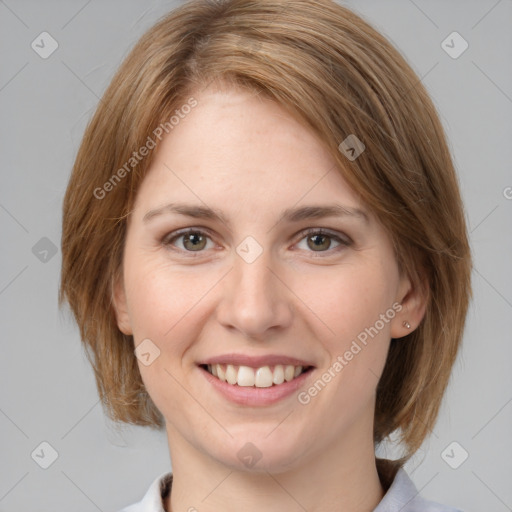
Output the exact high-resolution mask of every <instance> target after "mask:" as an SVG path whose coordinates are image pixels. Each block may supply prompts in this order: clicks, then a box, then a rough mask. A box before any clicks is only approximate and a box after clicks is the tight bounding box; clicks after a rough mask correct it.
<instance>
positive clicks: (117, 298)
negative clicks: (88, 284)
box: [112, 275, 133, 335]
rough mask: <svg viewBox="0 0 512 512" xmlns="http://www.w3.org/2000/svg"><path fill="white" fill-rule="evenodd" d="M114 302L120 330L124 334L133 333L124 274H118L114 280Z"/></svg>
mask: <svg viewBox="0 0 512 512" xmlns="http://www.w3.org/2000/svg"><path fill="white" fill-rule="evenodd" d="M112 304H113V306H114V311H115V314H116V321H117V326H118V327H119V330H120V331H121V332H122V333H123V334H127V335H131V334H133V330H132V326H131V322H130V314H129V312H128V305H127V301H126V291H125V288H124V283H123V279H122V275H117V276H116V277H115V278H114V280H113V282H112Z"/></svg>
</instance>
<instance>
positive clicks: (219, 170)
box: [60, 0, 471, 512]
mask: <svg viewBox="0 0 512 512" xmlns="http://www.w3.org/2000/svg"><path fill="white" fill-rule="evenodd" d="M62 254H63V267H62V276H61V290H60V300H61V303H62V302H64V301H65V300H66V301H68V302H69V304H70V306H71V308H72V311H73V313H74V315H75V318H76V320H77V322H78V325H79V327H80V331H81V337H82V339H83V341H84V344H85V346H86V347H87V349H88V355H89V358H90V361H91V364H92V365H93V368H94V371H95V376H96V381H97V385H98V390H99V393H100V396H101V398H102V401H103V403H104V406H105V409H106V412H107V414H108V415H109V416H110V417H111V418H112V419H114V420H116V421H122V422H127V423H133V424H138V425H149V426H152V427H156V428H165V431H166V434H167V438H168V443H169V450H170V455H171V460H172V473H166V474H164V475H161V476H159V477H158V478H157V479H156V480H155V481H154V482H153V484H152V485H151V487H150V489H149V490H148V492H147V494H146V495H145V497H144V498H143V499H142V501H141V502H140V503H138V504H135V505H132V506H131V507H128V508H126V509H125V510H126V511H130V512H135V511H143V510H144V511H171V510H172V511H174V512H176V511H178V510H189V511H193V510H198V511H203V510H204V511H217V510H222V511H230V510H244V511H252V510H261V509H263V510H270V511H272V510H278V509H279V510H297V511H299V510H308V511H313V510H323V511H326V510H327V511H330V510H332V511H334V510H336V511H337V510H344V511H371V510H375V511H378V512H384V511H397V512H398V511H399V510H401V511H403V512H405V511H417V510H425V511H426V510H429V511H434V510H435V511H452V510H454V509H452V508H450V507H444V506H442V505H439V504H435V503H433V502H429V501H426V500H424V499H423V498H421V497H420V496H419V495H418V492H417V490H416V489H415V488H414V485H413V483H412V481H411V480H410V479H409V477H408V476H407V474H406V473H405V471H404V469H403V468H402V466H403V465H404V463H405V462H406V461H407V460H408V459H409V458H410V456H411V455H412V454H413V453H414V452H415V451H416V450H417V449H418V448H419V447H420V445H421V444H422V442H423V440H424V439H425V438H426V437H427V435H428V433H429V432H430V431H431V429H432V427H433V425H434V423H435V420H436V417H437V414H438V410H439V406H440V403H441V399H442V396H443V393H444V391H445V389H446V386H447V383H448V379H449V375H450V370H451V367H452V365H453V362H454V360H455V357H456V355H457V351H458V348H459V345H460V342H461V339H462V333H463V327H464V321H465V316H466V311H467V307H468V301H469V297H470V268H471V262H470V251H469V246H468V240H467V232H466V225H465V220H464V213H463V207H462V203H461V198H460V193H459V189H458V185H457V179H456V175H455V171H454V167H453V163H452V160H451V156H450V154H449V151H448V148H447V144H446V141H445V135H444V133H443V130H442V127H441V124H440V122H439V119H438V116H437V114H436V112H435V109H434V107H433V105H432V102H431V101H430V99H429V97H428V95H427V93H426V91H425V89H424V88H423V87H422V85H421V83H420V82H419V79H418V78H417V76H416V75H415V74H414V72H413V71H412V70H411V68H410V67H409V66H408V65H407V63H406V62H405V61H404V59H403V58H402V57H401V56H400V54H399V53H398V52H397V51H396V50H395V49H394V48H393V47H392V46H391V45H390V43H389V42H388V41H387V40H386V39H384V38H383V36H381V35H380V34H379V33H378V32H376V31H375V30H374V29H373V28H371V27H370V26H369V25H368V24H367V23H366V22H364V21H363V20H362V19H361V18H359V17H358V16H356V15H355V14H353V13H352V12H350V11H349V10H347V9H346V8H343V7H341V6H339V5H337V4H336V3H334V2H330V1H328V0H321V1H318V0H315V1H313V0H293V1H286V2H284V1H279V0H263V1H258V2H253V1H249V0H227V1H219V2H214V1H207V0H195V1H191V2H188V3H186V4H185V5H183V6H182V7H180V8H179V9H177V10H175V11H173V12H171V13H170V14H169V15H168V16H166V17H165V18H163V19H162V20H161V21H159V22H158V23H157V24H156V25H155V26H154V27H152V28H151V29H150V30H149V31H148V32H147V33H146V34H145V35H144V36H143V37H142V38H141V39H140V41H139V42H138V44H137V45H136V47H135V48H134V49H133V50H132V51H131V53H130V54H129V55H128V57H127V58H126V60H125V61H124V62H123V64H122V65H121V67H120V69H119V71H118V72H117V74H116V76H115V77H114V79H113V80H112V83H111V84H110V86H109V88H108V89H107V91H106V93H105V95H104V97H103V99H102V102H101V104H100V105H99V107H98V109H97V111H96V114H95V116H94V117H93V119H92V121H91V123H90V124H89V126H88V127H87V130H86V132H85V135H84V138H83V141H82V145H81V147H80V149H79V152H78V155H77V158H76V162H75V165H74V169H73V174H72V176H71V179H70V182H69V186H68V189H67V192H66V197H65V200H64V209H63V238H62ZM391 433H398V434H399V437H400V440H401V442H402V445H403V447H404V454H403V457H401V458H400V459H399V460H397V461H389V460H384V459H379V458H377V457H376V455H375V449H376V448H377V447H378V445H379V444H380V443H381V442H382V441H384V440H385V439H386V438H387V437H388V436H389V435H390V434H391Z"/></svg>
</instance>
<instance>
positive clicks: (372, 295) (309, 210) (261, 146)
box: [105, 89, 413, 472]
mask: <svg viewBox="0 0 512 512" xmlns="http://www.w3.org/2000/svg"><path fill="white" fill-rule="evenodd" d="M195 98H196V100H197V102H198V104H197V106H196V107H195V108H194V109H192V111H191V112H190V113H189V114H188V115H187V116H186V117H184V118H183V119H181V120H180V122H179V124H177V125H176V126H175V127H174V128H173V130H172V131H171V132H170V133H169V135H167V137H166V138H164V139H163V142H162V145H161V146H160V147H159V148H158V152H157V154H156V155H155V157H156V158H155V160H154V161H153V163H152V166H151V168H150V170H149V172H148V174H147V175H146V177H145V179H144V181H143V183H142V185H141V187H140V189H139V191H138V195H137V199H136V204H135V208H134V211H133V213H132V215H131V216H130V218H129V222H128V231H127V238H126V245H125V252H124V263H123V280H122V282H119V283H118V285H117V286H116V295H115V305H116V311H117V318H118V324H119V327H120V329H121V330H122V331H123V332H124V333H126V334H133V336H134V340H135V346H136V347H139V345H140V344H141V343H142V345H140V347H139V348H138V349H137V357H138V365H139V369H140V372H141V375H142V379H143V381H144V384H145V385H146V387H147V390H148V393H149V394H150V396H151V398H152V399H153V401H154V403H155V404H156V406H157V407H158V408H159V410H160V411H161V412H162V414H163V415H164V417H165V419H166V427H167V432H168V438H169V443H170V449H171V454H172V451H173V448H174V446H176V447H177V448H176V450H178V449H181V448H179V447H184V446H186V447H187V449H189V450H195V451H196V453H199V454H201V456H202V457H206V458H208V459H209V460H210V461H211V462H214V461H216V462H219V463H221V464H225V465H228V466H230V467H232V468H238V469H243V468H244V467H245V468H250V467H253V465H254V468H255V470H258V469H261V468H265V469H266V470H272V471H276V472H278V471H284V470H285V469H287V468H291V467H294V466H296V465H297V464H301V463H302V462H304V463H307V461H308V460H310V459H311V458H313V457H318V456H320V455H322V454H324V455H325V454H328V453H335V452H337V453H339V452H340V450H356V451H357V450H359V449H361V446H362V443H364V444H366V445H367V446H369V445H371V446H372V449H373V444H372V443H373V438H372V432H373V414H374V400H375V390H376V386H377V383H378V379H379V377H380V375H381V372H382V369H383V367H384V363H385V360H386V355H387V351H388V347H389V342H390V338H391V337H401V336H404V335H405V334H407V332H408V331H407V330H406V329H405V327H403V326H402V322H403V321H404V320H408V321H409V322H410V323H411V324H412V320H413V319H412V318H411V316H410V315H408V316H404V314H405V312H406V311H408V305H407V301H408V300H409V296H410V295H411V294H412V291H411V287H410V282H409V280H408V279H406V278H402V277H401V276H400V274H399V270H398V267H397V263H396V260H395V257H394V255H393V250H392V245H391V242H390V239H389V237H388V236H387V234H386V232H385V231H384V229H383V227H382V226H381V225H380V224H379V222H378V221H377V219H375V218H374V216H372V214H371V213H370V212H369V211H368V210H367V209H366V208H365V205H364V204H362V203H361V201H360V200H359V198H358V195H357V194H355V193H354V192H353V191H352V190H351V189H350V188H349V187H348V186H347V183H346V182H345V181H344V180H343V179H342V178H341V176H340V173H339V171H338V170H337V168H336V166H335V162H334V160H333V159H332V157H331V156H330V155H329V154H328V152H327V151H326V149H325V148H324V147H323V146H322V145H321V144H320V142H319V141H318V139H317V138H316V137H315V136H314V135H313V134H312V132H311V131H310V130H309V129H307V128H306V127H304V126H303V125H302V124H299V123H298V122H297V121H296V120H295V119H294V118H292V117H291V116H290V115H289V114H288V113H287V112H286V111H285V110H284V109H282V108H281V107H279V106H278V105H277V104H275V103H273V102H271V101H269V100H266V99H263V98H261V97H258V96H256V95H254V94H251V93H248V92H241V91H236V90H229V91H224V92H220V91H215V90H213V89H207V90H206V91H203V92H202V93H200V94H197V95H195ZM347 165H348V166H350V165H351V163H350V162H348V161H347ZM105 200H108V199H105ZM323 209H329V212H324V211H323ZM188 230H190V231H191V233H189V234H187V233H186V232H187V231H188ZM400 303H403V306H401V305H400ZM400 310H401V311H400ZM213 363H218V364H220V369H219V367H217V366H216V365H213ZM207 364H212V365H213V367H212V371H213V372H214V373H217V376H214V375H212V374H210V373H209V372H208V370H207V369H206V368H207V367H206V366H205V365H207ZM227 364H230V365H231V367H228V366H227ZM287 366H292V367H293V368H292V369H290V368H288V369H287V368H286V367H287ZM300 366H302V367H303V369H308V371H306V372H305V373H302V374H301V375H299V376H298V377H296V375H298V373H299V372H300V369H296V367H300ZM240 367H241V368H240ZM222 374H226V375H225V376H224V377H225V378H226V379H228V381H230V382H231V383H230V382H223V381H222V380H221V377H222V376H223V375H222ZM294 376H295V377H294ZM292 377H294V378H292ZM283 378H284V382H283ZM290 378H291V379H292V380H287V379H290ZM251 384H252V385H251ZM247 443H250V444H247Z"/></svg>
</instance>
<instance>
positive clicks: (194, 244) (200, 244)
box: [182, 233, 206, 251]
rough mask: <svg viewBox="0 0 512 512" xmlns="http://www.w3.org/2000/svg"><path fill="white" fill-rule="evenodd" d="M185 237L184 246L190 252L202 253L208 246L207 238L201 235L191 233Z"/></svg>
mask: <svg viewBox="0 0 512 512" xmlns="http://www.w3.org/2000/svg"><path fill="white" fill-rule="evenodd" d="M182 236H183V246H184V247H185V249H187V250H188V251H200V250H201V249H204V248H205V246H206V237H204V236H203V235H201V234H200V233H190V234H188V235H182Z"/></svg>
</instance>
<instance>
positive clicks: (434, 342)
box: [59, 0, 471, 463]
mask: <svg viewBox="0 0 512 512" xmlns="http://www.w3.org/2000/svg"><path fill="white" fill-rule="evenodd" d="M213 82H215V83H218V84H224V85H225V84H227V85H228V86H231V87H238V88H245V89H248V90H250V91H254V92H256V93H258V94H260V95H262V96H264V97H267V98H270V99H272V100H273V101H275V102H277V104H279V105H281V106H283V107H284V108H286V109H287V110H288V111H289V112H290V113H291V114H292V115H294V116H295V118H296V119H298V120H299V121H300V122H302V123H305V125H306V126H308V127H309V129H311V130H313V132H314V133H315V134H317V135H318V136H319V137H320V140H322V141H323V143H324V144H325V146H326V147H327V149H328V150H329V151H330V153H331V154H332V155H333V157H334V158H335V161H336V162H337V164H339V171H340V172H341V173H342V176H343V178H344V179H345V180H346V181H347V183H348V184H349V185H350V186H351V187H352V188H353V190H354V191H356V193H358V194H359V195H360V198H361V200H362V201H363V202H364V203H365V204H366V205H367V207H368V208H369V209H370V210H371V211H372V212H373V213H374V214H375V215H376V216H377V218H378V219H379V220H380V222H381V223H382V225H383V226H384V228H385V229H386V231H387V232H388V233H389V236H390V237H391V240H392V242H393V246H394V250H395V254H396V258H397V261H398V265H399V268H400V271H401V272H405V273H406V274H407V275H408V276H409V277H410V278H411V279H412V282H413V283H414V284H415V286H418V287H419V289H420V290H422V293H424V294H425V295H424V296H426V297H427V306H426V312H425V316H424V317H423V320H422V322H421V323H420V325H419V326H418V327H417V328H416V329H415V330H414V331H413V332H411V333H410V334H408V335H407V336H405V337H404V338H401V339H399V340H398V339H392V340H391V344H390V349H389V353H388V357H387V361H386V365H385V367H384V371H383V374H382V376H381V378H380V381H379V383H378V387H377V396H376V407H375V418H374V444H375V446H377V445H378V444H379V443H380V442H381V441H383V440H384V439H385V438H386V437H387V436H389V435H390V434H391V433H393V432H395V431H397V432H398V433H399V442H400V443H402V445H403V447H405V455H404V456H403V457H402V458H401V459H400V461H401V462H402V463H404V462H405V461H406V460H407V459H408V458H409V457H410V456H411V455H412V454H413V453H414V452H415V451H416V450H417V449H418V448H419V447H420V446H421V444H422V442H423V441H424V439H425V438H426V436H427V435H428V434H429V433H430V431H431V430H432V428H433V426H434V424H435V421H436V418H437V415H438V411H439V407H440V404H441V401H442V397H443V394H444V392H445V389H446V386H447V384H448V382H449V377H450V372H451V369H452V366H453V363H454V361H455V358H456V355H457V353H458V349H459V345H460V343H461V340H462V336H463V332H464V324H465V318H466V313H467V308H468V303H469V300H470V297H471V281H470V274H471V254H470V249H469V244H468V236H467V228H466V221H465V215H464V210H463V205H462V201H461V197H460V192H459V187H458V183H457V177H456V174H455V170H454V165H453V162H452V159H451V155H450V151H449V148H448V145H447V142H446V137H445V133H444V130H443V127H442V125H441V123H440V120H439V118H438V115H437V112H436V110H435V107H434V105H433V103H432V101H431V100H430V98H429V96H428V94H427V92H426V90H425V88H424V87H423V85H422V84H421V81H420V79H419V78H418V76H417V75H416V74H415V73H414V71H413V70H412V69H411V67H410V66H409V65H408V64H407V62H406V61H405V59H404V58H403V57H402V56H401V54H400V53H399V52H398V51H397V50H396V49H395V48H394V47H393V46H392V45H391V44H390V43H389V42H388V41H387V40H386V39H385V38H384V37H383V36H382V35H381V34H380V33H378V32H377V31H376V30H375V29H373V28H372V27H371V26H370V25H369V24H368V23H367V22H365V21H364V20H363V19H361V18H360V17H359V16H357V15H356V14H354V13H353V12H351V11H350V10H348V9H346V8H344V7H342V6H340V5H338V4H336V3H335V2H334V1H330V0H260V1H258V2H254V1H253V0H226V1H222V0H219V1H214V0H192V1H189V2H186V3H184V4H183V5H182V6H180V7H179V8H177V9H175V10H173V11H172V12H170V13H169V14H168V15H166V16H164V17H162V18H161V19H160V20H159V21H158V22H157V23H156V24H155V25H154V26H153V27H152V28H150V29H149V30H148V31H147V32H146V33H145V34H144V35H143V36H142V37H141V38H140V40H139V41H138V42H137V44H136V45H135V46H134V48H133V49H132V50H131V52H130V53H129V54H128V55H127V57H126V59H125V60H124V62H123V63H122V65H121V66H120V68H119V69H118V71H117V73H116V74H115V76H114V78H113V80H112V82H111V83H110V85H109V86H108V88H107V89H106V91H105V93H104V95H103V98H102V100H101V102H100V104H99V105H98V108H97V110H96V112H95V114H94V116H93V118H92V119H91V121H90V122H89V124H88V126H87V128H86V130H85V134H84V136H83V140H82V143H81V146H80V148H79V150H78V153H77V157H76V161H75V163H74V167H73V171H72V175H71V177H70V181H69V184H68V188H67V191H66V194H65V198H64V202H63V232H62V259H63V261H62V269H61V283H60V291H59V305H60V306H62V305H63V303H64V302H65V301H67V302H68V303H69V305H70V307H71V311H72V313H73V315H74V317H75V319H76V321H77V323H78V326H79V329H80V335H81V339H82V341H83V343H84V346H85V348H86V353H87V357H88V359H89V361H90V363H91V364H92V366H93V369H94V373H95V379H96V383H97V387H98V391H99V395H100V399H101V401H102V404H103V407H104V409H105V412H106V414H107V415H108V417H109V418H111V419H113V420H114V421H117V422H126V423H132V424H136V425H149V426H152V427H154V428H162V427H163V426H164V424H165V421H164V418H163V416H162V414H161V413H160V411H159V410H158V409H157V408H156V406H155V405H154V403H153V401H152V400H151V398H150V396H149V395H148V393H147V391H146V390H145V387H144V384H143V382H142V379H141V376H140V373H139V369H138V364H137V359H136V357H135V356H134V340H133V337H132V336H126V335H124V334H122V333H121V332H120V330H119V329H118V326H117V323H116V317H115V311H114V308H113V302H112V294H113V284H114V282H115V280H116V279H117V278H118V277H119V276H120V275H121V274H120V272H121V270H122V261H123V247H124V240H125V234H126V219H127V217H128V216H129V215H130V211H131V210H132V208H133V204H134V199H135V196H136V193H137V190H138V188H139V186H140V184H141V181H142V180H143V179H144V176H145V173H146V171H147V169H148V168H149V166H150V165H151V162H152V159H153V156H154V154H155V151H153V149H152V148H154V147H157V146H158V142H159V141H160V140H161V137H162V135H166V134H167V133H171V131H172V129H173V128H174V125H175V123H176V119H178V118H179V117H183V115H184V114H186V113H187V112H188V111H190V108H192V107H193V106H194V105H195V104H197V100H195V98H194V97H193V95H194V94H197V93H199V92H200V90H201V88H204V87H206V86H207V85H209V84H211V83H213ZM187 105H189V106H188V107H187ZM176 114H178V115H176ZM173 119H174V121H173ZM169 120H171V121H169ZM178 122H179V119H178ZM164 132H165V133H164ZM351 134H353V135H356V136H357V138H358V139H359V140H360V141H362V142H363V144H364V145H365V150H364V152H363V153H361V154H360V156H359V157H358V158H356V159H351V158H347V155H346V154H344V153H343V152H342V151H340V149H339V146H340V143H342V142H343V141H344V140H345V139H346V138H347V137H348V136H349V135H351ZM157 139H158V140H157ZM144 148H146V151H144ZM139 153H140V155H144V158H143V157H142V156H140V155H139Z"/></svg>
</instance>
